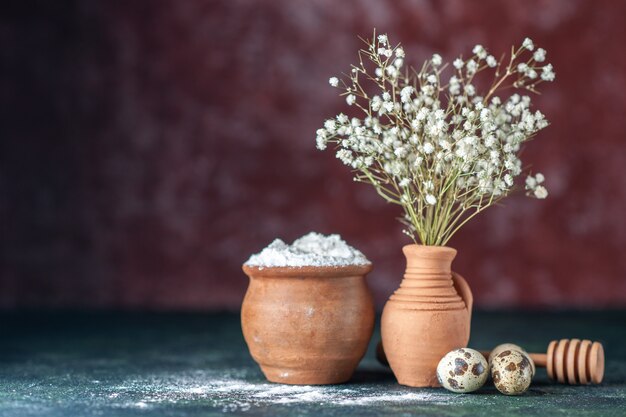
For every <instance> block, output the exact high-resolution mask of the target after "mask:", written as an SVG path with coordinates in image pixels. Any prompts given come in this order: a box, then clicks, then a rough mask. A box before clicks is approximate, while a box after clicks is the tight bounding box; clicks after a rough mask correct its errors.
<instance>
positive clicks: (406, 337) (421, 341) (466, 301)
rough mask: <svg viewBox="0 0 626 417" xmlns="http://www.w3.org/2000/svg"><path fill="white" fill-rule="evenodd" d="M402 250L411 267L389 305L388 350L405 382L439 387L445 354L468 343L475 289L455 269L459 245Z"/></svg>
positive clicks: (385, 343) (386, 317) (385, 333)
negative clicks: (438, 376)
mask: <svg viewBox="0 0 626 417" xmlns="http://www.w3.org/2000/svg"><path fill="white" fill-rule="evenodd" d="M402 250H403V252H404V255H405V256H406V259H407V266H406V272H405V274H404V278H403V280H402V282H401V283H400V288H398V289H397V290H396V291H395V293H394V294H393V295H392V296H391V297H389V300H388V301H387V303H386V304H385V308H384V310H383V316H382V322H381V332H382V342H383V348H384V354H385V355H386V359H387V361H388V362H389V366H390V367H391V369H392V371H393V373H394V375H395V376H396V378H397V380H398V382H399V383H400V384H402V385H408V386H411V387H436V386H439V383H438V382H437V364H438V363H439V360H440V359H441V358H442V357H443V356H444V355H445V354H446V353H448V352H449V351H451V350H453V349H457V348H462V347H466V346H467V342H468V340H469V335H470V319H471V311H472V293H471V291H470V289H469V286H468V285H467V282H465V280H464V279H463V278H462V277H461V276H460V275H458V274H456V273H454V272H452V271H451V265H452V260H453V259H454V257H455V256H456V250H455V249H452V248H449V247H445V246H422V245H407V246H405V247H404V248H403V249H402Z"/></svg>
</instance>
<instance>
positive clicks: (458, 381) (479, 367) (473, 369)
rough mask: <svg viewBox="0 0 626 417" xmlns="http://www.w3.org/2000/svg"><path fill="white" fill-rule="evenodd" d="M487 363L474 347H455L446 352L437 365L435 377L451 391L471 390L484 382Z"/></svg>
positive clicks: (487, 374) (462, 391) (486, 374)
mask: <svg viewBox="0 0 626 417" xmlns="http://www.w3.org/2000/svg"><path fill="white" fill-rule="evenodd" d="M488 376H489V365H488V364H487V360H486V359H485V357H484V356H483V355H481V354H480V352H478V351H476V350H474V349H467V348H463V349H456V350H453V351H451V352H448V353H447V354H446V355H445V356H444V357H443V358H441V360H440V361H439V365H437V379H438V380H439V383H440V384H441V386H443V387H444V388H445V389H447V390H449V391H452V392H459V393H465V392H472V391H476V390H477V389H479V388H480V387H482V386H483V385H484V384H485V381H487V377H488Z"/></svg>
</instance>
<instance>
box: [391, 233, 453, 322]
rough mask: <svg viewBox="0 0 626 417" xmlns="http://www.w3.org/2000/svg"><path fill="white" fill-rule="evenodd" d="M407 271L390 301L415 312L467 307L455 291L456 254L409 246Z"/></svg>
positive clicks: (427, 247)
mask: <svg viewBox="0 0 626 417" xmlns="http://www.w3.org/2000/svg"><path fill="white" fill-rule="evenodd" d="M402 251H403V252H404V255H405V256H406V271H405V273H404V279H403V280H402V282H401V283H400V287H399V288H398V289H397V290H396V291H395V292H394V294H393V295H392V296H391V297H390V301H394V302H400V303H402V304H403V305H404V306H405V307H406V308H411V309H415V310H435V309H436V310H454V309H462V308H465V303H464V302H463V300H462V299H461V297H460V296H459V294H458V293H457V291H456V289H455V288H454V284H453V281H452V260H453V259H454V257H455V256H456V250H455V249H452V248H449V247H445V246H422V245H407V246H405V247H404V248H402Z"/></svg>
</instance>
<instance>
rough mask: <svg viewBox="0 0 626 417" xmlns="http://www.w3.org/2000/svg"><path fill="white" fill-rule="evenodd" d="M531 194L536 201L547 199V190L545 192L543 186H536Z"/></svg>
mask: <svg viewBox="0 0 626 417" xmlns="http://www.w3.org/2000/svg"><path fill="white" fill-rule="evenodd" d="M533 194H534V195H535V197H537V198H538V199H540V200H543V199H544V198H546V197H548V190H546V187H544V186H543V185H538V186H537V187H536V188H535V189H534V191H533Z"/></svg>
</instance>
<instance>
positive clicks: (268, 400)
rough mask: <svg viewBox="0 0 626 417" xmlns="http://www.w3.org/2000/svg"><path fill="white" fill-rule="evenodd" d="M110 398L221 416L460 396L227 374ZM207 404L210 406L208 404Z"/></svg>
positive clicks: (146, 386)
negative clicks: (206, 409)
mask: <svg viewBox="0 0 626 417" xmlns="http://www.w3.org/2000/svg"><path fill="white" fill-rule="evenodd" d="M114 389H115V392H114V393H111V394H110V395H109V396H108V398H109V400H113V401H114V404H113V405H114V406H118V407H124V408H138V409H146V408H158V407H162V406H164V405H168V404H182V403H187V404H203V405H209V406H210V407H213V408H217V409H220V410H221V411H223V412H245V411H248V410H253V409H254V408H257V407H267V406H271V405H276V406H280V405H296V404H303V405H306V404H308V405H315V404H319V405H324V406H329V405H334V406H338V407H341V406H366V405H367V406H370V405H385V404H412V403H415V404H418V403H428V404H443V403H447V402H450V401H452V400H454V402H455V403H460V402H463V401H462V399H461V397H459V396H454V398H452V396H451V395H450V394H447V393H445V392H441V393H438V392H435V390H432V389H425V390H422V389H410V388H406V387H401V386H398V387H397V388H396V389H395V390H393V391H391V392H390V391H389V389H386V390H385V392H381V391H380V389H379V388H378V387H376V386H375V385H373V386H371V387H364V386H363V385H359V386H354V385H353V386H351V385H350V384H344V385H327V386H309V385H278V384H273V383H269V382H265V381H259V382H248V381H246V380H244V379H243V377H242V376H240V375H239V376H238V375H232V374H228V373H225V374H224V375H222V376H219V377H218V376H216V375H215V374H214V373H210V374H207V373H204V372H195V373H192V374H182V375H181V374H179V375H167V376H163V377H153V378H151V379H150V380H145V379H138V380H133V381H126V383H124V384H123V385H119V386H117V387H114ZM207 403H208V404H207Z"/></svg>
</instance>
